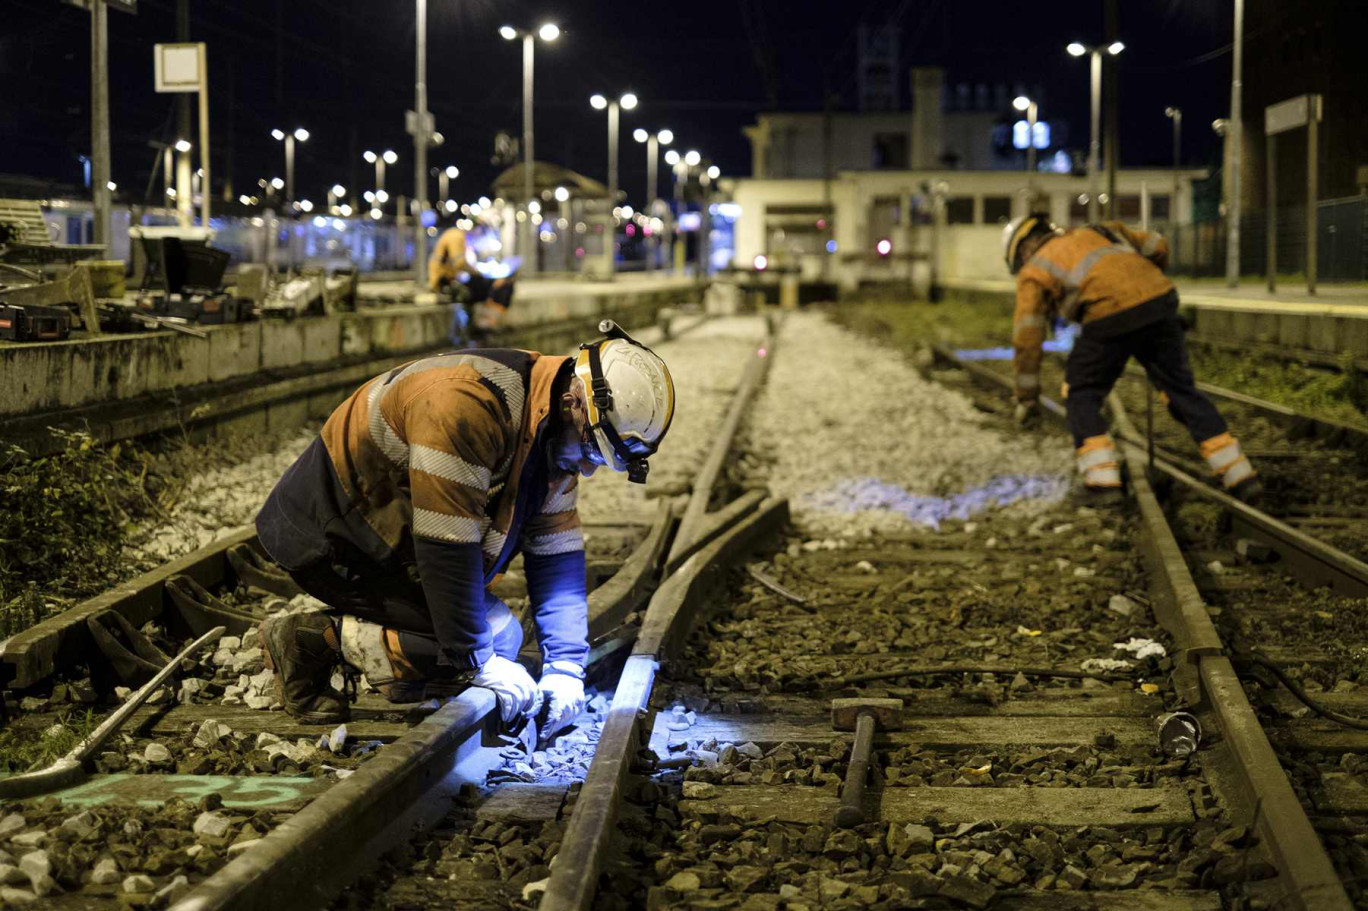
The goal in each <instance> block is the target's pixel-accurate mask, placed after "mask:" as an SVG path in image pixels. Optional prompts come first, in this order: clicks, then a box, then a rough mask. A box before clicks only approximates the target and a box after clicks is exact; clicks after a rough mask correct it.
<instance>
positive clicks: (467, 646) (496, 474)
mask: <svg viewBox="0 0 1368 911" xmlns="http://www.w3.org/2000/svg"><path fill="white" fill-rule="evenodd" d="M601 328H602V329H603V330H604V331H605V332H606V335H607V337H606V338H602V339H599V340H597V341H594V342H590V343H588V344H585V345H582V346H581V347H580V350H579V352H578V354H577V355H576V356H574V357H550V356H547V355H543V354H537V353H535V352H531V351H520V350H514V349H485V350H474V351H467V352H461V353H453V354H444V355H440V356H437V357H429V358H424V359H423V360H418V361H414V362H412V363H409V364H406V365H404V366H402V367H396V368H395V369H393V370H391V371H389V372H388V373H385V374H382V375H380V376H378V377H376V378H375V379H372V380H371V381H370V382H368V383H366V384H365V385H364V386H362V387H361V388H360V389H358V390H357V391H356V392H355V393H354V394H353V395H352V396H351V397H350V398H349V399H347V401H346V402H344V403H343V404H342V405H341V406H340V407H338V409H337V410H336V411H334V412H333V414H332V416H331V417H330V418H329V419H328V421H327V423H326V424H325V425H324V427H323V431H322V434H321V435H320V437H319V438H318V439H316V440H314V441H313V443H312V444H311V445H310V446H309V448H308V449H306V450H305V451H304V453H303V455H301V456H300V457H299V459H298V460H297V461H296V462H295V463H294V464H293V465H292V466H291V467H290V468H289V469H288V470H287V471H286V472H285V475H284V476H283V477H282V478H281V479H280V481H279V482H278V483H277V484H276V487H275V489H274V490H273V491H272V492H271V495H270V497H269V498H268V499H267V501H266V504H265V506H264V507H263V508H262V510H261V514H260V515H258V516H257V520H256V527H257V533H258V535H259V538H260V540H261V543H262V546H264V547H265V548H266V550H267V552H268V553H269V554H270V555H271V556H272V557H273V558H274V559H275V560H276V562H278V563H279V564H280V565H281V566H283V567H284V568H285V569H286V570H287V571H289V573H290V575H291V576H292V577H293V578H294V580H295V581H296V582H298V583H299V585H300V587H301V588H303V589H304V590H305V591H306V592H308V593H309V594H311V595H313V596H314V597H316V598H318V599H319V600H320V601H322V602H323V603H324V604H326V605H327V609H326V611H323V612H317V613H312V612H310V613H297V614H290V615H286V616H281V617H275V618H272V619H269V620H267V621H265V622H264V623H263V624H262V626H261V640H262V646H263V648H264V649H265V651H266V655H267V658H268V665H269V666H270V667H271V668H272V670H274V672H275V675H276V678H277V680H278V681H279V683H280V687H281V702H282V703H283V704H284V708H285V711H286V712H288V713H289V714H290V715H291V716H293V717H295V718H298V719H299V720H301V721H304V722H310V723H318V724H335V723H337V722H339V721H342V720H345V719H346V718H347V716H348V704H347V702H346V701H345V698H344V697H343V695H342V694H341V693H339V692H338V691H337V690H336V689H334V688H333V687H332V685H331V682H330V681H331V679H332V674H333V671H334V669H336V668H337V667H338V666H339V665H341V666H342V668H343V671H344V673H347V674H348V675H349V676H354V675H355V674H356V673H357V672H362V673H364V674H365V675H366V678H367V680H368V681H369V682H370V684H371V685H372V686H374V687H375V688H377V689H378V690H380V691H381V692H382V693H383V694H384V695H385V696H387V697H388V698H389V699H390V700H391V701H393V702H408V701H416V700H421V699H423V698H426V697H427V696H429V695H435V694H437V693H438V692H446V693H450V692H453V691H454V690H456V689H460V688H462V687H464V686H467V685H469V686H482V687H488V688H489V689H491V690H493V691H494V692H495V694H496V695H497V696H498V700H499V707H500V709H501V713H502V716H503V719H504V721H505V722H510V723H511V722H513V721H515V720H516V719H517V718H518V717H519V716H523V715H527V716H530V715H533V714H535V713H536V712H537V711H538V708H539V707H540V705H541V703H542V700H543V699H545V701H546V703H547V707H548V710H549V718H548V719H547V725H546V727H545V728H544V730H545V731H554V730H556V729H557V728H558V727H560V726H563V725H564V724H565V723H567V722H569V721H570V720H573V719H574V717H575V716H577V715H578V714H579V713H580V711H582V710H583V708H584V684H583V680H584V664H585V661H586V659H587V656H588V652H589V645H588V641H587V636H588V616H587V615H588V602H587V600H586V597H585V559H584V539H583V536H582V534H581V531H580V522H579V517H578V515H577V513H576V508H575V494H576V485H577V483H578V478H579V476H580V475H581V474H583V475H584V476H586V477H587V476H588V475H591V474H593V472H594V470H595V469H596V468H597V467H599V466H601V465H607V466H610V467H612V468H613V469H615V470H617V471H626V472H628V475H629V477H630V479H631V480H633V481H636V482H638V483H644V482H645V480H646V471H647V462H646V460H647V458H648V457H649V456H650V455H652V454H653V453H654V452H655V451H656V447H657V446H658V445H659V444H660V442H661V440H662V439H663V438H664V437H665V433H666V431H667V430H668V429H669V427H670V419H671V417H672V416H673V414H674V386H673V383H672V381H671V379H670V372H669V370H668V369H667V368H666V366H665V363H664V362H663V361H662V360H661V359H660V358H659V357H657V356H656V355H655V354H654V353H653V352H652V351H650V350H649V349H647V348H646V347H644V346H643V345H641V344H639V343H637V342H636V341H635V340H633V339H632V338H631V337H630V336H628V335H627V334H626V333H625V332H623V331H622V330H621V329H619V328H618V327H617V326H616V325H614V324H613V323H612V322H611V321H605V322H604V324H603V326H602V327H601ZM519 551H521V552H522V554H523V557H524V566H525V569H526V574H527V591H528V596H529V598H530V601H531V611H532V614H533V619H534V620H535V623H536V627H537V634H538V639H539V641H540V646H541V652H542V667H541V679H540V682H535V681H533V679H532V677H531V676H530V675H529V674H528V672H527V671H526V670H525V669H524V668H523V666H522V665H521V664H519V663H518V661H517V657H518V652H519V649H520V648H521V646H522V639H523V634H522V627H521V625H520V624H519V623H518V621H517V619H516V618H515V617H514V616H513V615H512V613H511V612H510V611H509V609H508V607H507V606H505V605H504V604H503V602H501V601H499V600H498V599H497V598H496V597H494V596H493V595H492V594H491V593H490V592H489V591H488V589H487V586H488V585H490V584H491V583H492V582H493V581H494V579H495V577H497V576H498V575H499V574H500V573H502V572H503V571H504V569H505V568H506V567H507V566H508V563H509V561H510V560H512V559H513V557H514V556H515V555H516V554H517V553H518V552H519ZM429 684H431V685H432V686H431V692H429Z"/></svg>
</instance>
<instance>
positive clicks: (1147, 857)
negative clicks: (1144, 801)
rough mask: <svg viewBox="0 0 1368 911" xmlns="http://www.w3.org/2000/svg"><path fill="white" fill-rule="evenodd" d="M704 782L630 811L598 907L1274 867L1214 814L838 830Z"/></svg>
mask: <svg viewBox="0 0 1368 911" xmlns="http://www.w3.org/2000/svg"><path fill="white" fill-rule="evenodd" d="M691 774H692V773H691ZM707 787H709V786H708V785H700V784H698V783H692V782H688V781H686V782H684V784H683V786H682V791H683V795H684V796H685V797H690V798H692V799H691V800H690V802H689V804H688V805H686V806H683V807H681V805H680V804H679V802H678V792H677V791H675V789H674V787H670V788H668V789H667V788H658V790H660V791H664V792H665V794H664V796H663V797H662V798H660V799H658V800H657V801H656V802H655V803H654V804H653V805H652V806H648V807H647V808H646V811H645V812H644V813H640V814H639V815H638V817H637V818H638V820H643V821H644V823H643V822H639V823H638V825H639V826H641V827H642V831H639V832H634V833H633V834H634V835H636V836H637V837H636V838H635V839H634V840H633V841H632V843H631V844H632V847H631V850H630V853H631V857H632V859H633V860H634V861H635V862H636V864H637V867H636V872H635V874H628V873H626V872H625V871H624V872H623V873H620V874H618V875H615V876H614V877H612V878H611V882H610V884H609V886H608V888H610V889H611V890H612V893H613V894H611V895H608V896H603V895H601V898H600V901H601V902H602V901H604V900H605V899H612V900H614V904H611V905H605V906H606V907H614V906H616V907H623V906H626V907H642V906H644V907H646V908H648V909H665V908H699V909H703V908H707V909H721V908H741V907H744V908H748V909H749V908H757V909H758V908H778V907H788V908H829V909H855V908H885V909H894V908H906V907H912V906H915V907H921V906H922V904H920V903H923V902H926V900H927V899H932V900H933V903H932V904H930V905H927V906H928V907H949V908H986V907H989V906H990V905H991V904H992V903H993V902H994V901H995V900H996V899H997V898H998V896H999V894H1000V893H1003V892H1007V893H1009V894H1020V893H1022V892H1028V891H1031V890H1037V891H1046V892H1054V891H1060V892H1065V891H1081V890H1088V891H1104V890H1113V889H1125V888H1137V887H1140V888H1152V889H1187V888H1198V887H1203V888H1212V887H1220V886H1222V885H1226V884H1229V883H1233V882H1238V881H1242V880H1244V879H1246V878H1251V879H1260V878H1265V877H1268V876H1271V875H1273V870H1272V868H1271V867H1270V866H1269V865H1268V864H1267V863H1266V862H1264V861H1262V860H1260V859H1259V856H1258V853H1257V852H1251V851H1250V850H1249V849H1250V848H1251V847H1252V846H1253V844H1254V838H1253V836H1252V835H1251V834H1250V832H1249V830H1248V829H1247V828H1245V827H1243V826H1236V827H1223V826H1222V825H1220V824H1219V823H1218V822H1217V821H1216V820H1215V819H1213V818H1206V819H1202V820H1200V821H1199V822H1198V823H1197V825H1196V826H1194V827H1172V828H1170V827H1162V826H1156V827H1151V828H1147V829H1138V830H1118V829H1110V828H1103V827H1095V826H1088V827H1082V828H1077V829H1057V828H1050V827H1045V826H1027V825H1009V826H1002V827H999V826H996V825H994V824H993V823H991V822H987V821H985V822H976V823H958V824H949V823H946V824H943V823H941V822H940V821H939V820H938V819H936V818H934V817H927V818H925V819H922V820H921V821H919V822H913V823H900V824H883V823H871V824H866V825H862V826H859V827H857V828H856V829H848V830H841V829H833V828H830V827H828V826H824V825H793V824H787V823H782V822H773V821H768V822H765V821H759V822H757V821H748V820H744V819H738V818H735V817H732V816H731V815H729V813H728V812H727V810H726V808H725V806H724V805H717V806H716V807H714V805H713V804H711V803H710V802H709V801H708V800H707V799H706V797H705V798H703V799H699V798H698V797H696V796H695V795H696V794H700V793H701V794H706V793H707V792H706V788H707ZM936 901H939V902H942V903H943V904H937V903H935V902H936ZM913 903H917V904H913Z"/></svg>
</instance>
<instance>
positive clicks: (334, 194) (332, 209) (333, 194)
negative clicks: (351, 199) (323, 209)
mask: <svg viewBox="0 0 1368 911" xmlns="http://www.w3.org/2000/svg"><path fill="white" fill-rule="evenodd" d="M346 195H347V188H346V187H344V186H342V184H340V183H335V184H333V185H332V189H330V190H328V214H329V215H336V214H337V213H338V212H339V211H340V210H341V209H340V207H341V205H342V199H343V197H345V196H346Z"/></svg>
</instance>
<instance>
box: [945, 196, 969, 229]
mask: <svg viewBox="0 0 1368 911" xmlns="http://www.w3.org/2000/svg"><path fill="white" fill-rule="evenodd" d="M945 223H946V224H948V225H972V224H973V223H974V197H972V196H952V197H950V198H949V199H947V200H946V201H945Z"/></svg>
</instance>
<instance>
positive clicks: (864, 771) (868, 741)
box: [835, 715, 874, 829]
mask: <svg viewBox="0 0 1368 911" xmlns="http://www.w3.org/2000/svg"><path fill="white" fill-rule="evenodd" d="M873 745H874V716H873V715H861V716H860V717H859V719H858V720H856V722H855V746H854V747H853V748H852V749H851V751H850V764H849V765H847V766H846V779H845V788H844V789H842V791H841V806H840V807H839V808H838V809H837V810H836V818H835V823H836V825H838V826H840V827H841V828H844V829H849V828H852V827H853V826H858V825H859V824H860V823H862V822H864V821H865V813H864V792H865V780H866V779H867V778H868V777H869V753H870V750H871V748H872V747H873Z"/></svg>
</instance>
